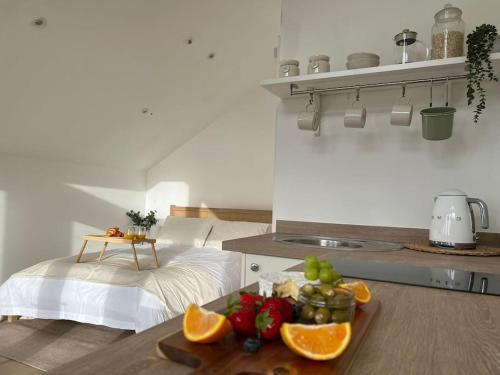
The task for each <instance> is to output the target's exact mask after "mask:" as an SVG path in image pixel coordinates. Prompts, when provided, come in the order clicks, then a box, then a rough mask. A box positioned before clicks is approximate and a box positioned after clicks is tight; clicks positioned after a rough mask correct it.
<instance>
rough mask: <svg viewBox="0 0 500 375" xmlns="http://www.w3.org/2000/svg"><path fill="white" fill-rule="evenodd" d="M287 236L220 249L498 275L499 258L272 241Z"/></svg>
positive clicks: (258, 238)
mask: <svg viewBox="0 0 500 375" xmlns="http://www.w3.org/2000/svg"><path fill="white" fill-rule="evenodd" d="M288 234H290V233H270V234H264V235H260V236H254V237H247V238H241V239H236V240H230V241H224V242H223V244H222V248H223V249H224V250H229V251H238V252H243V253H249V254H257V255H268V256H276V257H284V258H294V259H304V257H305V256H306V255H317V256H323V255H324V256H328V257H330V258H331V259H332V260H333V264H335V258H338V259H358V260H361V259H362V260H368V261H374V262H376V261H379V262H392V263H405V264H413V265H416V266H429V267H445V268H456V269H461V270H464V271H473V272H486V273H496V274H499V273H500V257H475V256H459V255H443V254H431V253H424V252H420V251H414V250H408V249H403V250H399V251H375V252H373V251H340V250H325V249H323V248H320V247H312V246H301V245H291V244H284V243H281V242H277V241H273V237H274V236H276V235H288Z"/></svg>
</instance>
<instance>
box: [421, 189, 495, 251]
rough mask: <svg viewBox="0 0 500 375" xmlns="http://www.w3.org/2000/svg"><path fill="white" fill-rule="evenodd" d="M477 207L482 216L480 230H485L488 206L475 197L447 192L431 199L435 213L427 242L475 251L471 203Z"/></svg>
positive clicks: (456, 191) (452, 191) (487, 221)
mask: <svg viewBox="0 0 500 375" xmlns="http://www.w3.org/2000/svg"><path fill="white" fill-rule="evenodd" d="M473 203H475V204H477V205H478V206H479V209H480V213H481V227H482V228H484V229H488V226H489V218H488V207H487V206H486V203H484V202H483V201H482V200H480V199H477V198H467V194H465V193H464V192H463V191H460V190H447V191H443V192H441V193H439V195H438V196H437V197H435V198H434V210H433V211H432V222H431V228H430V231H429V242H430V243H431V244H432V245H435V246H445V247H452V248H455V249H474V248H475V247H476V241H477V239H478V234H477V233H476V226H475V222H474V212H473V211H472V206H471V204H473Z"/></svg>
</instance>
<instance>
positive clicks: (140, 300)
mask: <svg viewBox="0 0 500 375" xmlns="http://www.w3.org/2000/svg"><path fill="white" fill-rule="evenodd" d="M157 251H158V260H159V262H160V268H158V269H156V268H154V267H153V262H152V254H151V251H150V249H149V248H144V249H139V250H138V257H139V262H140V264H141V268H142V267H144V268H148V269H146V270H143V271H136V270H135V264H134V260H133V257H132V254H131V251H130V249H120V250H110V251H108V252H107V253H106V256H105V258H103V260H102V262H101V263H97V262H96V260H95V259H96V258H97V255H98V254H97V253H91V254H85V255H84V257H83V258H82V261H83V262H84V263H78V264H77V263H75V257H66V258H59V259H53V260H49V261H45V262H41V263H39V264H36V265H34V266H32V267H30V268H27V269H26V270H23V271H20V272H18V273H16V274H14V275H12V276H11V277H10V278H9V279H8V280H7V281H6V282H5V283H4V284H3V285H2V286H1V287H0V315H22V316H28V317H33V318H43V319H68V320H75V321H79V322H84V323H92V324H100V325H106V326H109V327H113V328H121V329H130V330H135V331H136V332H140V331H143V330H145V329H147V328H149V327H152V326H154V325H157V324H159V323H162V322H164V321H165V320H168V319H171V318H173V317H175V316H177V315H179V314H181V313H183V312H184V309H185V308H186V307H187V305H188V304H189V303H197V304H199V305H203V304H205V303H208V302H210V301H212V300H214V299H216V298H219V297H221V296H223V295H225V294H228V293H231V292H233V291H234V290H236V289H238V288H239V287H240V262H241V255H240V254H239V253H236V252H230V251H221V250H218V249H211V248H188V247H179V246H176V247H175V248H173V247H168V248H159V249H158V250H157Z"/></svg>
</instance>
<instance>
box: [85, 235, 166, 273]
mask: <svg viewBox="0 0 500 375" xmlns="http://www.w3.org/2000/svg"><path fill="white" fill-rule="evenodd" d="M89 241H97V242H104V247H103V248H102V250H101V252H100V253H99V258H97V260H98V261H99V262H100V261H101V259H102V257H103V256H104V253H105V252H106V247H108V243H116V244H128V245H130V246H131V247H132V254H134V259H135V265H136V266H137V271H140V270H141V268H140V267H139V261H138V260H137V252H136V251H135V245H136V244H139V243H149V244H151V250H153V255H154V256H155V262H156V268H159V267H160V264H159V263H158V257H157V256H156V248H155V243H156V240H155V239H151V238H145V239H143V240H138V239H135V240H129V239H126V238H123V237H109V236H103V235H95V234H87V235H85V236H83V244H82V247H81V249H80V254H78V258H77V259H76V263H80V259H81V258H82V255H83V252H84V251H85V247H86V246H87V243H88V242H89Z"/></svg>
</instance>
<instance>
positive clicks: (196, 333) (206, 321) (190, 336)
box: [182, 304, 232, 344]
mask: <svg viewBox="0 0 500 375" xmlns="http://www.w3.org/2000/svg"><path fill="white" fill-rule="evenodd" d="M182 328H183V330H184V337H185V338H186V339H187V340H189V341H193V342H198V343H201V344H209V343H212V342H216V341H219V340H220V339H222V338H223V337H224V336H226V335H227V334H228V333H229V332H230V331H231V330H232V327H231V323H230V322H229V320H227V319H226V317H225V316H224V315H221V314H217V313H215V312H212V311H208V310H205V309H204V308H202V307H199V306H197V305H195V304H191V305H189V306H188V308H187V310H186V313H185V314H184V321H183V323H182Z"/></svg>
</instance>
